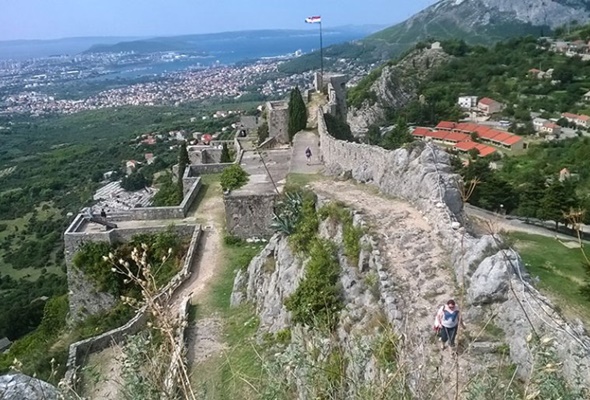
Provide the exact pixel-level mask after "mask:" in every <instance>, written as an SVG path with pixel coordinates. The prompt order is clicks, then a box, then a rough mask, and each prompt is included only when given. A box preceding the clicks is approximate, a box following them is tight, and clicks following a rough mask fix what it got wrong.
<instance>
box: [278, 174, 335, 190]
mask: <svg viewBox="0 0 590 400" xmlns="http://www.w3.org/2000/svg"><path fill="white" fill-rule="evenodd" d="M324 179H326V177H325V176H323V175H320V174H297V173H291V174H289V175H287V186H301V187H303V186H306V185H309V184H310V183H312V182H317V181H321V180H324Z"/></svg>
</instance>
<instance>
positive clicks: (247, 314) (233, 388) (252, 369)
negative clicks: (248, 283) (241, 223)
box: [192, 243, 263, 399]
mask: <svg viewBox="0 0 590 400" xmlns="http://www.w3.org/2000/svg"><path fill="white" fill-rule="evenodd" d="M261 248H262V246H260V245H250V244H244V243H241V244H237V245H227V244H224V245H223V248H222V253H223V260H224V262H223V265H222V268H223V270H222V271H221V273H220V274H219V277H218V278H217V281H216V282H215V283H214V284H212V285H211V287H210V289H209V293H208V294H207V296H206V299H205V300H204V301H203V303H202V304H199V305H197V306H196V310H195V311H192V313H194V314H196V317H195V319H196V320H198V319H201V318H206V317H210V316H216V317H220V318H221V319H222V320H223V337H222V338H220V340H223V341H224V343H225V344H226V345H227V347H228V349H227V350H226V351H224V352H223V353H222V354H220V355H216V356H214V357H211V358H210V359H208V360H206V361H205V362H203V363H201V364H199V365H197V366H195V368H194V369H193V371H192V383H193V388H194V390H195V391H196V392H197V393H198V394H199V395H200V396H201V397H202V398H207V399H209V398H211V399H236V398H240V399H247V398H253V397H254V392H253V391H252V388H251V387H250V385H249V384H248V383H247V382H251V383H253V384H255V383H256V381H257V380H259V379H260V376H261V374H262V373H263V371H262V368H261V362H260V360H259V356H258V351H260V348H259V345H258V344H257V343H256V332H257V330H258V325H259V320H258V318H257V317H256V314H255V310H254V307H253V306H252V305H242V306H239V307H233V308H232V307H230V295H231V291H232V288H233V282H234V278H235V273H236V271H237V270H239V269H243V268H245V267H246V266H247V265H248V263H249V262H250V260H251V259H252V257H254V256H255V255H256V254H258V252H259V251H260V249H261Z"/></svg>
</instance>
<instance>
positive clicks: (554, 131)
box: [539, 121, 561, 136]
mask: <svg viewBox="0 0 590 400" xmlns="http://www.w3.org/2000/svg"><path fill="white" fill-rule="evenodd" d="M539 132H541V133H545V134H546V135H554V136H559V134H560V133H561V126H559V125H557V124H556V123H555V122H551V121H547V122H545V123H544V124H543V125H541V127H540V128H539Z"/></svg>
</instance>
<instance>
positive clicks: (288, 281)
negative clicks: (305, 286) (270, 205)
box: [231, 235, 305, 333]
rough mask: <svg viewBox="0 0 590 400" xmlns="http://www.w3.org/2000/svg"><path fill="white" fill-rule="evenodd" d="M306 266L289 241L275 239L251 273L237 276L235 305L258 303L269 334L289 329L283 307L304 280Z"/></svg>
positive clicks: (233, 293) (232, 298)
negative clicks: (293, 250)
mask: <svg viewBox="0 0 590 400" xmlns="http://www.w3.org/2000/svg"><path fill="white" fill-rule="evenodd" d="M303 266H304V262H303V261H302V260H300V259H298V258H297V257H296V256H295V254H293V252H292V251H291V248H290V247H289V243H288V241H287V240H286V238H285V237H282V236H280V235H275V236H273V237H272V238H271V239H270V241H269V242H268V245H266V247H265V248H264V249H263V250H262V252H260V254H259V255H257V256H256V257H255V258H254V259H253V260H252V262H251V263H250V264H249V266H248V269H247V270H246V271H239V272H238V274H237V275H236V278H235V281H234V288H233V291H232V295H231V305H232V306H237V305H239V304H241V303H244V302H251V303H254V304H256V313H257V314H258V316H259V317H260V322H261V325H262V326H263V327H264V329H265V330H267V331H268V332H273V333H274V332H278V331H280V330H281V329H285V328H286V327H288V326H289V321H290V320H289V315H288V313H287V310H286V309H285V307H284V305H283V303H284V301H285V299H286V298H287V297H289V295H291V294H292V293H293V292H294V291H295V289H297V286H298V285H299V282H300V281H301V279H302V278H303V273H304V271H305V269H304V267H303Z"/></svg>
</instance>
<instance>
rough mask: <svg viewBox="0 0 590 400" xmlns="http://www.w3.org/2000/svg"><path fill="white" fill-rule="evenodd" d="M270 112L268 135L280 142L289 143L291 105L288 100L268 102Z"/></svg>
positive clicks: (267, 106)
mask: <svg viewBox="0 0 590 400" xmlns="http://www.w3.org/2000/svg"><path fill="white" fill-rule="evenodd" d="M266 110H267V114H268V136H269V137H270V138H275V139H276V141H277V142H278V143H283V144H284V143H289V132H288V124H289V105H288V103H287V102H286V101H269V102H267V103H266Z"/></svg>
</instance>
